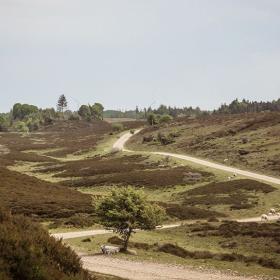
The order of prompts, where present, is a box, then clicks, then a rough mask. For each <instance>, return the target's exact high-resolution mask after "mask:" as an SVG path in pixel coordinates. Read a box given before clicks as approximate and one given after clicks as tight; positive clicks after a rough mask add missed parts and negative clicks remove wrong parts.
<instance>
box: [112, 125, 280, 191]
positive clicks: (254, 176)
mask: <svg viewBox="0 0 280 280" xmlns="http://www.w3.org/2000/svg"><path fill="white" fill-rule="evenodd" d="M139 131H140V130H137V131H136V132H135V134H136V133H138V132H139ZM132 136H133V134H131V133H129V132H128V133H126V134H124V135H123V136H122V137H121V138H120V139H118V141H117V142H116V143H115V144H114V147H115V148H118V149H119V150H124V151H127V152H130V150H127V149H124V147H125V144H126V143H127V141H128V140H129V139H130V138H131V137H132ZM150 154H154V155H161V156H170V157H174V158H178V159H182V160H185V161H189V162H193V163H196V164H200V165H203V166H207V167H210V168H214V169H218V170H222V171H226V172H229V173H231V174H234V173H235V174H238V175H242V176H245V177H249V178H252V179H257V180H261V181H264V182H267V183H273V184H278V185H280V179H278V178H274V177H270V176H266V175H262V174H258V173H254V172H250V171H245V170H241V169H238V168H235V167H230V166H226V165H223V164H219V163H214V162H211V161H208V160H203V159H199V158H196V157H191V156H187V155H182V154H175V153H166V152H150Z"/></svg>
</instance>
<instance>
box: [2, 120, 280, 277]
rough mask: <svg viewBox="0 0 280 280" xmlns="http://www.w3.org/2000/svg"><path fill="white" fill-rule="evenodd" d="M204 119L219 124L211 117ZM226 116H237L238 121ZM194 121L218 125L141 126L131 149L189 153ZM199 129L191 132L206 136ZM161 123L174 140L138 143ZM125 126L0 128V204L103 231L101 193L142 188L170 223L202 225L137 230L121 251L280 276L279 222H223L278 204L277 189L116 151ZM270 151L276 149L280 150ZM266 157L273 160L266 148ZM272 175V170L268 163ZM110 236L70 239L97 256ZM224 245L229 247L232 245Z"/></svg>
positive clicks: (52, 222)
mask: <svg viewBox="0 0 280 280" xmlns="http://www.w3.org/2000/svg"><path fill="white" fill-rule="evenodd" d="M217 118H218V117H217ZM228 118H229V119H230V117H228ZM231 118H233V119H235V118H236V122H238V121H237V120H239V119H238V118H237V117H235V118H234V117H231ZM275 119H276V118H275ZM208 121H209V122H210V123H211V122H214V120H212V119H210V120H208ZM227 121H228V123H232V119H230V120H227ZM246 121H247V119H246ZM181 122H182V123H184V124H180V123H181ZM193 122H194V123H196V125H198V123H200V125H201V126H203V127H204V128H203V129H205V130H206V129H208V130H210V129H213V128H211V126H210V125H206V124H205V123H203V122H205V120H184V121H183V120H181V119H180V120H177V121H176V122H174V123H171V124H166V125H164V126H163V127H161V126H160V127H155V128H146V129H144V130H143V132H141V133H140V134H139V135H136V136H134V137H133V138H132V140H131V142H130V146H131V147H133V148H135V150H138V149H139V147H140V148H142V149H147V150H157V149H160V150H165V149H167V150H172V149H173V148H174V149H176V150H175V151H177V152H178V151H184V152H186V148H182V146H180V145H181V144H182V143H183V141H186V139H188V137H187V136H186V135H185V134H184V133H185V132H186V131H188V128H186V126H187V124H188V125H189V123H190V124H191V125H193ZM220 122H222V124H220V123H219V121H218V122H217V126H218V125H220V126H222V125H225V124H224V123H223V121H222V120H221V121H220ZM239 122H240V120H239ZM186 123H187V124H186ZM202 123H203V125H202ZM179 124H180V125H179ZM142 125H143V123H141V122H132V121H131V122H124V123H123V128H124V130H131V129H136V128H139V127H141V126H142ZM235 125H236V124H235ZM266 125H267V124H266ZM276 126H277V124H276V123H272V124H271V127H267V128H266V129H267V130H269V129H271V131H272V129H275V127H276ZM179 128H180V130H179ZM203 129H202V128H198V129H197V130H196V129H194V130H193V131H196V133H200V131H202V130H203ZM250 129H251V128H250ZM258 129H260V128H259V126H258ZM262 129H264V128H262ZM162 130H163V132H162V133H167V131H173V132H172V133H174V135H173V136H174V137H173V138H174V139H175V140H174V141H175V142H173V143H172V144H169V145H162V144H160V143H159V142H157V141H152V142H147V143H142V142H143V137H148V138H149V136H150V135H151V134H153V135H157V133H158V132H159V131H162ZM245 130H246V129H245ZM178 131H179V132H178ZM252 131H253V130H252ZM252 131H251V130H250V133H252ZM175 132H176V133H175ZM122 133H123V132H122V131H120V132H116V131H114V128H113V126H112V125H111V124H109V123H107V122H102V121H96V122H86V121H64V122H62V121H59V122H57V123H55V124H54V125H52V126H49V127H45V128H41V130H40V131H38V132H36V133H30V134H25V135H24V134H23V135H22V134H18V133H2V134H1V135H0V145H1V146H0V147H1V149H0V153H1V158H0V176H1V179H2V180H1V185H0V204H3V205H5V206H6V207H8V208H10V209H11V210H12V212H13V213H16V214H18V213H20V214H24V215H27V216H30V217H31V218H32V219H35V220H38V221H40V222H41V223H42V224H43V225H44V226H45V227H46V228H47V229H51V230H52V231H55V232H59V231H69V230H72V231H74V230H79V229H81V228H98V227H100V225H97V224H96V221H97V219H96V216H95V205H96V203H97V202H98V200H99V199H100V198H102V197H103V196H105V195H107V193H108V192H109V191H110V190H111V189H112V188H116V187H119V186H132V187H134V188H137V189H142V190H144V191H145V193H146V194H147V195H148V199H149V200H150V201H152V202H154V203H157V204H159V205H160V206H162V207H163V208H165V209H166V213H167V218H166V220H165V223H174V222H176V223H178V222H179V223H187V224H189V223H193V221H197V223H196V224H194V225H185V226H182V227H180V228H177V229H169V230H161V231H155V232H139V233H137V234H136V235H135V236H133V239H132V241H133V242H132V244H131V246H132V248H133V249H136V250H137V254H138V255H137V256H127V255H120V257H121V258H129V259H130V258H131V259H146V260H147V259H149V260H150V259H151V260H158V261H161V262H171V263H181V264H183V265H194V266H205V267H215V268H218V269H231V270H234V271H235V270H237V268H240V269H238V270H239V271H240V272H242V273H245V274H246V273H248V274H252V273H253V272H252V271H256V274H263V273H264V274H267V275H277V272H279V268H278V267H277V265H274V263H275V262H276V263H277V262H278V261H279V239H277V238H276V235H277V232H278V231H279V226H278V225H277V224H276V223H272V224H267V225H266V226H267V227H270V228H265V232H266V233H263V231H262V228H260V227H259V226H258V225H257V224H244V227H243V226H240V227H238V226H237V224H235V223H233V224H231V223H222V222H221V221H222V220H230V219H235V218H244V217H256V216H260V215H261V214H262V213H266V212H267V211H268V209H270V208H272V207H274V208H276V209H278V208H279V199H278V197H279V195H280V189H279V186H277V185H270V184H265V183H262V182H258V181H255V180H249V179H246V178H244V177H241V176H237V177H236V178H234V180H230V181H229V180H228V176H229V175H232V174H228V173H226V172H222V171H216V170H213V169H211V168H209V167H201V166H199V165H197V164H194V163H188V162H185V161H183V160H180V159H172V158H169V157H162V156H158V155H151V154H148V153H145V152H118V151H114V150H112V144H113V143H114V142H115V141H116V140H117V139H118V138H119V137H120V136H121V135H122ZM203 133H204V132H203ZM211 133H212V134H213V133H214V132H213V131H212V132H211ZM215 133H216V134H217V132H215ZM215 133H214V134H215ZM238 133H239V132H238ZM238 133H237V134H238ZM248 133H249V132H248ZM256 133H257V132H256ZM258 133H259V131H258ZM216 134H215V135H216ZM268 135H270V134H268ZM183 136H184V137H183ZM190 137H193V136H190ZM205 137H206V136H205ZM227 137H230V136H223V137H221V138H219V137H218V136H217V137H216V138H215V137H214V140H213V141H220V142H219V143H223V141H225V139H227ZM234 137H237V136H233V138H234ZM238 137H240V135H239V136H238ZM275 137H276V136H275ZM224 138H225V139H224ZM205 139H207V137H206V138H205ZM250 139H253V138H252V137H251V138H250ZM275 139H276V138H275ZM201 141H202V140H201ZM205 141H206V142H207V141H208V140H204V141H202V142H200V144H201V145H204V144H203V143H205ZM228 141H229V140H228ZM250 141H253V140H250ZM254 141H256V140H254ZM275 141H276V140H275ZM217 143H218V142H217ZM179 144H180V145H179ZM247 144H248V143H247ZM197 145H198V144H196V146H193V150H192V149H190V151H193V153H194V154H196V155H197V154H199V153H202V150H199V149H198V147H199V146H197ZM217 145H218V144H217ZM221 145H222V144H221ZM242 145H243V144H242ZM248 145H249V144H248ZM275 145H276V144H275ZM136 147H137V148H136ZM179 147H180V148H179ZM194 147H196V148H194ZM273 147H274V146H273ZM216 148H217V147H216ZM224 148H225V146H224V144H223V145H222V146H221V148H220V147H219V146H218V148H217V153H218V154H219V152H222V151H223V149H224ZM270 148H271V147H270V146H269V149H270ZM274 148H275V147H274ZM213 149H214V148H213ZM248 149H249V148H248ZM250 149H251V146H250ZM271 149H272V148H271ZM172 151H173V150H172ZM203 151H204V152H205V151H208V150H203ZM273 152H274V153H275V154H277V149H276V150H274V151H273ZM232 153H234V150H233V152H232ZM199 155H200V156H202V154H199ZM233 156H234V155H232V157H233ZM262 156H263V157H264V158H266V157H267V155H266V154H265V153H264V152H262ZM223 157H224V156H221V158H223ZM217 161H218V159H217ZM255 164H256V163H255ZM247 167H248V166H247ZM251 167H252V166H251ZM270 173H273V174H274V172H273V170H272V169H270ZM207 221H215V222H214V223H213V222H211V223H210V222H209V223H207ZM235 228H236V230H238V232H236V237H233V236H228V235H226V234H225V232H230V231H232V230H233V229H235ZM252 228H255V229H256V228H257V231H256V232H257V235H258V236H254V234H253V232H254V231H253V230H252ZM267 232H273V234H274V235H275V236H270V235H269V236H268V235H267ZM265 234H266V235H265ZM109 237H112V235H105V236H98V237H97V236H96V237H92V238H90V242H84V239H81V238H80V239H73V240H70V241H69V242H70V244H71V245H73V246H74V247H77V248H79V250H81V251H85V250H86V251H87V250H89V251H90V252H93V253H94V252H96V253H97V252H98V251H99V250H100V248H99V245H100V244H104V243H106V242H107V239H108V238H109ZM115 240H116V239H115ZM111 241H112V240H111ZM112 242H113V241H112ZM234 242H235V243H237V245H235V243H234ZM254 242H257V243H256V244H258V249H254V247H253V244H255V243H254ZM156 243H158V244H156ZM233 243H234V244H233ZM228 244H229V246H230V247H232V246H233V248H229V247H227V246H228ZM231 244H233V245H231ZM263 244H265V246H263ZM268 250H270V251H269V252H272V251H273V253H271V254H270V257H269V260H270V259H271V261H268V263H266V261H265V260H266V259H267V258H268V253H267V252H268ZM200 251H203V253H201V252H200ZM178 252H179V253H178ZM222 252H224V253H223V254H222ZM178 254H179V255H178ZM102 277H103V276H102ZM104 277H105V276H104ZM101 279H102V278H101ZM104 279H107V278H104ZM108 279H110V278H108ZM112 279H113V278H112Z"/></svg>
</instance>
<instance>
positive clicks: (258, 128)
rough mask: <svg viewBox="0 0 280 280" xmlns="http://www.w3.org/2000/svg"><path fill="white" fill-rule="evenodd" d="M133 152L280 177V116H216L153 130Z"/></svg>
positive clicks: (134, 144) (183, 120) (140, 138)
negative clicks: (182, 155) (204, 160)
mask: <svg viewBox="0 0 280 280" xmlns="http://www.w3.org/2000/svg"><path fill="white" fill-rule="evenodd" d="M129 145H130V148H134V149H138V150H139V149H142V150H164V151H172V152H178V153H179V152H180V153H185V154H191V155H195V156H197V157H201V158H208V159H211V160H214V161H217V162H221V163H224V164H228V165H233V166H237V167H238V166H240V167H243V168H245V169H249V170H256V171H258V172H260V173H262V172H266V173H269V174H272V175H275V176H280V113H278V112H262V113H251V114H227V115H222V114H217V115H216V114H214V115H210V116H202V117H199V118H192V119H191V118H177V119H174V120H172V121H171V122H169V123H167V124H162V125H157V126H153V127H152V126H150V127H148V128H146V129H144V130H143V131H141V133H139V134H138V135H136V136H135V137H133V139H132V140H131V141H130V144H129Z"/></svg>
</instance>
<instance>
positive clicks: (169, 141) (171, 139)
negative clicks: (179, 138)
mask: <svg viewBox="0 0 280 280" xmlns="http://www.w3.org/2000/svg"><path fill="white" fill-rule="evenodd" d="M157 140H158V141H159V142H160V143H161V144H162V145H169V144H172V143H174V142H175V140H174V137H173V136H172V135H171V134H168V135H167V136H166V135H164V134H163V133H161V132H159V133H158V135H157Z"/></svg>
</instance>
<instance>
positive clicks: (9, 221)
mask: <svg viewBox="0 0 280 280" xmlns="http://www.w3.org/2000/svg"><path fill="white" fill-rule="evenodd" d="M0 213H1V215H0V217H1V220H2V221H1V224H0V264H1V265H0V276H1V279H22V280H33V279H40V280H59V279H65V280H71V279H77V280H79V279H80V280H87V279H88V280H89V279H92V278H91V277H90V275H88V273H87V272H86V271H84V270H83V269H82V265H81V261H80V258H79V257H78V256H77V255H76V254H75V252H74V251H73V250H72V249H70V247H65V246H64V245H63V244H62V242H61V241H57V240H55V239H54V238H53V237H50V236H49V234H48V232H47V231H45V230H43V229H42V228H41V227H40V226H39V225H37V224H35V223H33V222H31V221H30V220H29V219H27V218H24V217H22V216H11V215H10V214H9V213H7V212H6V211H5V210H3V209H1V210H0Z"/></svg>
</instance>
